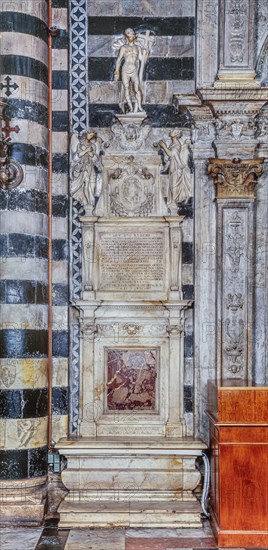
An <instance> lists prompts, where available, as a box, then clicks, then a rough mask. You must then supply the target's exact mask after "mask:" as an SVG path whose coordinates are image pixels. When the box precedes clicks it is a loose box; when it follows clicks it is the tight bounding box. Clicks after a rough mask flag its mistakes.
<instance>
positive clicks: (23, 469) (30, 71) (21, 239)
mask: <svg viewBox="0 0 268 550" xmlns="http://www.w3.org/2000/svg"><path fill="white" fill-rule="evenodd" d="M1 9H2V11H1V15H0V30H1V58H0V74H1V81H0V88H1V95H2V96H3V97H4V98H6V99H7V100H8V104H9V110H8V112H7V113H6V114H7V115H9V117H10V119H11V126H15V125H18V126H19V128H20V131H19V132H18V133H12V134H11V138H12V142H11V146H10V148H11V154H12V157H13V158H14V159H16V160H17V161H18V162H19V163H21V165H22V167H23V170H24V179H23V181H22V183H21V185H20V186H19V187H18V188H16V189H13V190H10V191H3V190H2V191H1V222H0V223H1V249H0V255H1V264H0V269H1V320H0V356H1V359H0V361H1V362H0V400H1V413H0V414H1V448H0V461H1V467H0V478H1V487H2V492H1V495H2V496H3V498H4V499H5V504H6V506H5V509H4V512H3V517H4V521H5V520H6V521H8V520H9V519H10V515H12V511H11V510H12V504H14V502H13V503H12V499H13V498H14V495H13V493H12V486H13V485H12V483H13V481H14V483H15V484H16V486H17V488H18V487H20V483H21V493H20V495H21V501H23V499H25V498H26V496H24V495H23V491H24V490H25V491H26V492H27V491H28V492H29V491H30V490H31V489H32V490H34V495H35V497H34V499H33V501H32V505H33V506H30V508H29V510H30V509H31V511H29V517H28V520H27V518H26V520H27V521H28V522H29V523H34V522H38V521H40V519H41V517H42V513H43V505H42V499H43V497H42V494H41V491H42V487H43V486H44V484H45V481H46V472H47V340H48V339H47V292H48V286H47V273H48V270H47V262H48V260H47V258H48V255H47V252H48V235H47V228H48V223H47V162H48V159H47V147H48V129H47V107H48V105H47V99H48V94H47V75H48V45H47V43H48V35H47V3H46V1H45V0H38V1H31V0H30V1H28V2H15V1H14V2H12V1H10V2H4V3H3V5H2V6H1ZM18 45H19V48H18ZM21 480H23V481H21ZM39 489H40V493H38V491H39ZM38 495H39V496H38ZM17 500H19V497H18V495H17ZM9 504H11V508H10V507H9ZM1 521H2V520H1Z"/></svg>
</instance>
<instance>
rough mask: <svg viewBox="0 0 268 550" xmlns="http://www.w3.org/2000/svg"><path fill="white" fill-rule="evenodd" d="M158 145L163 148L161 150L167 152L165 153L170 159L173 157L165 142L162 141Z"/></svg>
mask: <svg viewBox="0 0 268 550" xmlns="http://www.w3.org/2000/svg"><path fill="white" fill-rule="evenodd" d="M158 145H159V147H161V149H163V150H164V151H165V153H166V155H167V156H168V157H171V156H172V152H171V150H170V149H169V148H168V146H167V145H166V143H165V142H164V141H162V140H161V141H159V143H158Z"/></svg>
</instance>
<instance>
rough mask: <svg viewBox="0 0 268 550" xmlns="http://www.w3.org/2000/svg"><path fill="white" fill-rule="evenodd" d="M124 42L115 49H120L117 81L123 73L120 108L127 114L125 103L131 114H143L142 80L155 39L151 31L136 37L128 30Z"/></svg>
mask: <svg viewBox="0 0 268 550" xmlns="http://www.w3.org/2000/svg"><path fill="white" fill-rule="evenodd" d="M124 38H125V40H124V42H122V40H119V41H117V42H116V43H115V44H114V47H120V50H119V53H118V57H117V60H116V66H115V73H114V78H115V80H119V77H120V69H121V73H122V82H123V93H122V97H121V101H120V103H119V106H120V108H121V110H122V112H123V113H124V112H125V102H126V103H127V105H128V107H129V109H130V112H133V111H134V112H143V108H142V80H143V72H144V67H145V63H146V61H147V58H148V56H149V54H150V50H151V46H152V44H153V43H154V37H153V36H152V35H151V33H150V31H146V33H145V34H144V35H143V34H139V35H138V36H137V35H136V33H135V31H134V30H133V29H130V28H129V29H126V30H125V32H124ZM132 89H133V92H134V96H135V102H134V108H133V104H132V100H131V90H132Z"/></svg>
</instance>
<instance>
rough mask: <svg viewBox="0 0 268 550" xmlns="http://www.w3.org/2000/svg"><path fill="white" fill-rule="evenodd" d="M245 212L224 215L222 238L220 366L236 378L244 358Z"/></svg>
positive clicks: (245, 338) (232, 210)
mask: <svg viewBox="0 0 268 550" xmlns="http://www.w3.org/2000/svg"><path fill="white" fill-rule="evenodd" d="M244 213H245V211H244V210H243V212H241V215H240V214H239V213H238V212H237V211H236V210H234V209H231V210H230V211H229V212H228V211H226V213H225V215H226V216H227V217H226V218H225V221H227V226H226V227H224V237H223V246H224V249H223V277H224V279H223V313H222V316H223V320H224V326H223V335H222V342H223V354H224V357H223V366H224V367H225V368H226V367H227V369H228V370H229V371H230V372H231V373H232V374H236V373H238V372H240V371H241V370H242V367H243V362H244V361H243V358H244V356H245V354H246V342H247V337H246V332H245V328H246V324H245V320H246V318H247V312H246V311H245V308H244V305H245V299H246V298H245V292H246V275H247V274H246V273H245V269H246V267H245V261H246V237H245V229H246V228H245V217H244Z"/></svg>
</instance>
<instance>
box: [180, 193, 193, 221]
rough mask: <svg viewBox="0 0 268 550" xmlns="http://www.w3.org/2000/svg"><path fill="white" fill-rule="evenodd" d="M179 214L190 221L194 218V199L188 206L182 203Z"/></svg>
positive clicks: (191, 199)
mask: <svg viewBox="0 0 268 550" xmlns="http://www.w3.org/2000/svg"><path fill="white" fill-rule="evenodd" d="M178 214H179V216H185V218H190V219H192V218H193V217H194V208H193V197H190V199H189V200H188V202H187V203H186V204H183V203H180V204H179V205H178Z"/></svg>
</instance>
